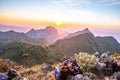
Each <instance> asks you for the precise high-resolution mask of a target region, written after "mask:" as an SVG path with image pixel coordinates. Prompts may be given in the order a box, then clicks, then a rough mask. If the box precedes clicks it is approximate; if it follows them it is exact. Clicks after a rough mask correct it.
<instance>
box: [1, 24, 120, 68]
mask: <svg viewBox="0 0 120 80" xmlns="http://www.w3.org/2000/svg"><path fill="white" fill-rule="evenodd" d="M59 32H61V33H59ZM62 33H63V34H64V35H63V34H62ZM61 35H62V37H63V36H65V37H63V38H62V37H61ZM60 38H61V39H60ZM96 51H98V52H100V53H103V52H105V51H110V52H111V53H112V52H120V44H119V43H118V42H117V40H116V39H115V38H113V37H112V36H106V37H96V36H95V35H94V34H93V33H92V32H91V31H90V30H89V29H88V28H85V29H84V30H82V31H77V32H75V33H70V34H68V32H64V31H63V32H62V31H60V30H57V29H56V28H55V27H53V26H47V27H46V28H45V29H38V30H35V29H31V30H30V31H28V32H27V33H20V32H15V31H13V30H12V31H7V32H0V56H1V58H9V59H11V60H13V61H15V62H17V63H19V64H24V60H23V54H25V53H29V54H30V55H31V61H30V64H29V66H32V65H35V64H39V63H40V64H41V63H42V62H48V63H52V62H54V61H53V60H55V61H56V60H58V61H60V60H61V59H62V58H63V57H64V56H73V55H74V54H75V53H79V52H88V53H91V54H92V53H94V52H96ZM38 55H39V56H38ZM50 55H51V56H50ZM50 57H51V59H52V58H54V59H52V61H49V58H50ZM20 58H22V59H21V61H19V60H18V59H20ZM59 58H61V59H59ZM36 59H38V60H40V61H36ZM43 59H45V60H46V61H44V60H43Z"/></svg>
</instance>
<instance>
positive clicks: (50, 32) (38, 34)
mask: <svg viewBox="0 0 120 80" xmlns="http://www.w3.org/2000/svg"><path fill="white" fill-rule="evenodd" d="M26 34H27V36H28V37H30V38H44V39H46V40H47V41H48V42H49V43H53V42H55V41H56V40H57V39H58V38H59V34H58V32H57V30H56V29H55V27H53V26H47V27H46V28H45V29H39V30H34V29H31V30H30V31H28V32H27V33H26Z"/></svg>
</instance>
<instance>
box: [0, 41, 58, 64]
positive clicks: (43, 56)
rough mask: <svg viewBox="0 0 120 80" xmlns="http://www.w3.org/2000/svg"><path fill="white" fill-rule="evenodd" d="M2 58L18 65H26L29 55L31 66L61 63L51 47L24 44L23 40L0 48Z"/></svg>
mask: <svg viewBox="0 0 120 80" xmlns="http://www.w3.org/2000/svg"><path fill="white" fill-rule="evenodd" d="M0 50H1V51H0V57H1V58H5V59H11V60H13V61H15V62H17V63H18V64H22V65H24V64H25V61H26V59H25V57H24V55H29V56H28V58H27V61H29V63H27V64H28V65H29V66H32V65H36V64H42V63H45V62H46V63H50V64H52V63H53V62H56V61H59V60H60V58H59V57H57V56H59V55H55V54H54V53H53V52H52V50H51V49H50V48H49V47H46V46H41V45H34V44H30V43H26V42H23V41H21V40H19V41H14V42H10V43H8V44H6V45H4V46H2V47H0Z"/></svg>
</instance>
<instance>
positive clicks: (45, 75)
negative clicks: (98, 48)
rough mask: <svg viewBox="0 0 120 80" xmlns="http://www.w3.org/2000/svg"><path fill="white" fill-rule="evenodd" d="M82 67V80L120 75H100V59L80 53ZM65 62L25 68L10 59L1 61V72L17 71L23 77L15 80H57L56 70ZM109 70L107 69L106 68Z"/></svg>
mask: <svg viewBox="0 0 120 80" xmlns="http://www.w3.org/2000/svg"><path fill="white" fill-rule="evenodd" d="M111 56H112V57H113V59H114V60H117V59H119V58H120V57H119V54H114V55H111ZM74 58H75V59H76V60H77V62H78V64H79V65H80V68H81V70H82V71H83V74H82V75H81V74H79V75H78V77H80V78H81V79H80V80H117V79H116V76H117V75H118V74H120V72H119V71H117V72H114V73H112V74H111V75H107V73H104V72H102V73H99V71H98V70H96V69H95V65H96V64H97V62H98V61H99V58H97V57H95V56H93V55H89V54H87V53H79V54H76V55H75V56H74ZM62 64H63V62H60V63H56V64H53V65H49V64H45V63H44V64H41V65H35V66H33V67H30V68H28V67H24V66H20V65H18V64H16V63H15V62H12V61H10V60H9V59H4V60H3V59H0V72H1V73H5V74H7V73H8V71H9V70H10V69H15V70H16V71H17V72H19V73H20V74H21V75H22V78H20V77H19V76H17V77H15V78H14V79H13V80H55V78H54V68H55V67H56V66H57V67H59V68H60V67H61V65H62ZM106 69H107V68H106ZM73 77H75V76H68V79H67V80H73V79H72V78H73Z"/></svg>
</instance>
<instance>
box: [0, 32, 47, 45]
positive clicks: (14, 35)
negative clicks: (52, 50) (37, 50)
mask: <svg viewBox="0 0 120 80" xmlns="http://www.w3.org/2000/svg"><path fill="white" fill-rule="evenodd" d="M17 40H23V41H26V42H30V43H33V44H40V45H48V44H49V43H48V42H47V41H46V40H45V39H43V38H29V37H28V36H27V35H26V34H25V33H19V32H15V31H13V30H11V31H7V32H0V44H1V45H4V44H7V43H9V42H13V41H17Z"/></svg>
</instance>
